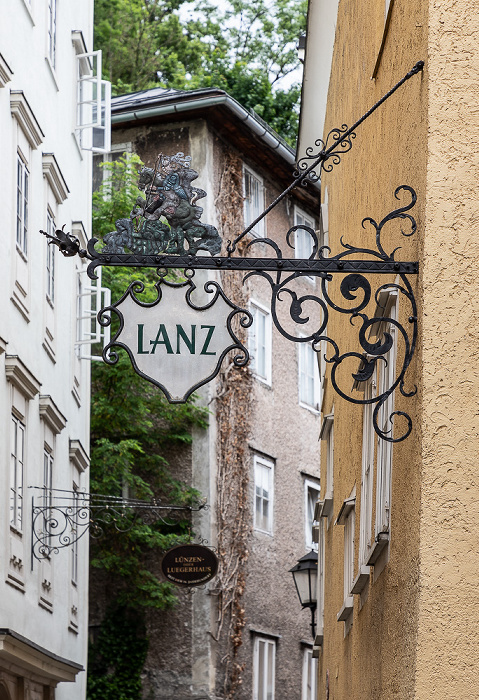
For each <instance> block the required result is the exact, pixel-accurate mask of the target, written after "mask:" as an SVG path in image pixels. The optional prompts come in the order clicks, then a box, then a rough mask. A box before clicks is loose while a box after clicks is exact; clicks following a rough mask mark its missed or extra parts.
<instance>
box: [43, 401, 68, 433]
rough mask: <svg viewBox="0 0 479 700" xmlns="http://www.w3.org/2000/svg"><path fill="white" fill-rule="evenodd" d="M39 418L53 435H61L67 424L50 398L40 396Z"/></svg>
mask: <svg viewBox="0 0 479 700" xmlns="http://www.w3.org/2000/svg"><path fill="white" fill-rule="evenodd" d="M40 418H42V420H43V421H44V422H45V423H46V424H47V425H48V427H49V428H50V429H51V430H52V432H53V433H54V434H55V435H58V433H61V431H62V430H63V428H64V427H65V426H66V424H67V419H66V418H65V416H64V415H63V413H62V412H61V411H60V410H59V409H58V406H57V405H56V403H55V402H54V401H53V399H52V397H51V396H48V395H43V396H40Z"/></svg>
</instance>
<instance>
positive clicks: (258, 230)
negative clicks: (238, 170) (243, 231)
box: [243, 164, 265, 238]
mask: <svg viewBox="0 0 479 700" xmlns="http://www.w3.org/2000/svg"><path fill="white" fill-rule="evenodd" d="M248 178H251V179H252V180H253V181H255V183H256V184H257V187H258V193H257V195H258V196H257V201H253V202H251V197H250V196H249V195H248V188H247V186H246V182H247V179H248ZM264 195H265V189H264V181H263V178H262V177H260V176H259V175H258V174H257V173H255V171H254V170H252V169H251V168H250V167H249V166H247V165H245V164H243V217H244V227H245V228H247V227H248V226H249V225H250V224H252V223H253V221H254V220H255V219H256V218H257V217H258V216H259V215H260V214H261V213H262V212H263V211H264V208H265V207H264ZM250 233H251V235H252V236H255V237H256V238H262V237H263V236H264V235H265V220H264V218H263V219H261V221H259V222H258V223H257V224H256V226H255V227H254V228H253V229H251V231H250Z"/></svg>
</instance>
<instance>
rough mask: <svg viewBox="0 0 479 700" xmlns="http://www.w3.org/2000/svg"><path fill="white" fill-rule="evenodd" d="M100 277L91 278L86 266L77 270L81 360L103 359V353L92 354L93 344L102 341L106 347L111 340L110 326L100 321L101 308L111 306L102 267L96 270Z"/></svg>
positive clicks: (78, 349)
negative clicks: (102, 283)
mask: <svg viewBox="0 0 479 700" xmlns="http://www.w3.org/2000/svg"><path fill="white" fill-rule="evenodd" d="M96 274H97V275H98V279H96V280H90V278H89V277H88V275H87V272H86V268H85V267H83V268H82V269H81V270H77V331H76V342H75V349H76V352H77V355H78V357H79V358H80V359H81V360H102V359H103V358H102V357H101V355H92V354H91V346H92V345H95V344H97V343H100V344H101V345H102V347H106V346H107V345H108V343H109V342H110V326H101V325H100V323H99V321H98V312H99V311H100V309H103V308H105V307H106V306H110V304H111V291H110V289H109V288H108V287H102V286H101V269H100V268H98V270H97V271H96Z"/></svg>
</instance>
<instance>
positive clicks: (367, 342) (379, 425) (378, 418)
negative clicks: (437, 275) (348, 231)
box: [244, 185, 417, 442]
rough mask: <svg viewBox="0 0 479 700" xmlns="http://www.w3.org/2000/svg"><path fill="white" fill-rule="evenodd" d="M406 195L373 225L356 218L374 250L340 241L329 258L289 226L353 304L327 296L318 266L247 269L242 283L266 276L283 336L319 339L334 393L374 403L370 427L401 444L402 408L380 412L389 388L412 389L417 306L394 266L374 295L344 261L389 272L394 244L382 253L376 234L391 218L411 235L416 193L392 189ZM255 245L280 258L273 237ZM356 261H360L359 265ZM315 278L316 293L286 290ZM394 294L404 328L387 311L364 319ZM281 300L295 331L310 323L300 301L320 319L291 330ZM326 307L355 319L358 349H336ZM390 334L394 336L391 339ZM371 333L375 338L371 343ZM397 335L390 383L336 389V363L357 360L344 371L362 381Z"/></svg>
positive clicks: (382, 359) (404, 434)
mask: <svg viewBox="0 0 479 700" xmlns="http://www.w3.org/2000/svg"><path fill="white" fill-rule="evenodd" d="M404 193H407V194H408V195H409V197H410V201H409V202H408V203H407V204H406V205H404V206H401V207H398V208H397V209H394V210H393V211H392V212H390V213H389V214H387V216H385V217H384V218H383V219H382V220H381V221H380V222H379V223H377V222H376V221H375V220H374V219H372V218H371V217H366V218H365V219H364V220H363V221H362V226H363V228H364V227H366V225H367V224H369V225H371V226H372V227H373V228H374V230H375V234H376V250H374V249H370V248H355V247H354V246H351V245H349V244H347V243H345V242H344V241H343V240H342V239H341V245H342V247H343V248H344V250H343V251H341V252H340V253H338V254H337V255H334V256H330V255H328V253H330V249H329V248H328V247H327V246H322V247H320V248H319V247H318V238H317V235H316V233H315V232H314V231H313V230H312V229H310V228H308V227H306V226H301V227H297V226H296V227H294V228H293V229H291V230H290V231H288V234H287V237H286V240H287V243H288V245H289V246H290V247H293V248H294V243H293V241H292V234H293V233H294V232H295V231H296V230H298V229H299V228H302V229H304V230H306V231H307V233H308V234H309V235H310V236H311V239H312V253H311V259H312V258H314V257H315V254H316V252H317V258H318V260H319V261H324V262H325V263H326V262H327V264H328V266H329V267H330V269H331V271H333V270H334V271H336V272H341V271H344V273H345V277H343V279H342V280H341V283H340V285H339V292H340V296H341V299H342V300H345V302H353V304H352V305H351V304H348V303H345V302H344V301H340V300H338V299H333V298H332V296H331V294H330V290H329V288H328V282H329V281H331V280H332V279H333V276H332V274H331V273H329V272H326V271H324V270H316V271H296V272H293V273H289V272H288V273H287V274H285V273H284V272H282V271H281V270H278V271H277V272H276V273H275V274H274V275H273V274H270V273H268V272H266V271H264V270H263V271H261V270H252V271H251V272H248V274H247V275H245V277H244V281H246V280H247V279H248V278H249V277H251V276H252V275H259V276H261V277H263V278H264V279H266V280H268V282H269V284H270V286H271V315H272V320H273V323H274V325H275V326H276V328H277V330H278V331H279V332H280V333H281V334H282V335H283V336H284V337H285V338H287V339H288V340H291V341H293V342H296V343H305V342H311V343H312V345H313V349H314V350H315V351H316V352H318V353H319V352H321V341H323V343H325V344H326V346H328V347H329V348H331V349H332V352H329V354H328V353H326V355H325V356H324V359H325V361H326V362H327V363H329V364H330V365H331V382H332V385H333V387H334V389H335V391H336V392H337V393H338V394H339V395H340V396H342V397H343V398H344V399H346V400H347V401H350V402H352V403H356V404H363V405H364V404H369V403H374V404H376V406H375V409H374V413H373V423H374V429H375V431H376V433H377V434H378V435H379V437H380V438H382V439H383V440H386V441H387V442H401V441H402V440H405V439H406V437H407V436H408V435H409V434H410V432H411V429H412V421H411V418H410V417H409V416H408V415H407V414H406V413H404V412H403V411H394V410H391V412H390V415H388V416H384V412H385V411H387V410H389V408H390V405H391V402H390V401H388V399H389V397H390V396H392V394H393V392H394V391H395V389H396V388H397V387H399V389H400V392H401V394H402V395H403V396H406V397H410V396H413V395H414V394H415V393H416V388H415V387H414V388H413V389H412V390H411V391H406V390H405V373H406V370H407V368H408V367H409V364H410V362H411V359H412V356H413V354H414V350H415V346H416V338H417V308H416V302H415V299H414V294H413V291H412V287H411V284H410V282H409V280H408V278H407V276H406V274H404V272H402V271H400V268H399V266H398V271H397V276H398V278H399V280H400V282H394V283H387V284H381V285H380V286H379V287H378V288H377V289H376V291H375V293H374V296H373V293H372V288H371V283H370V281H369V280H368V279H367V278H366V277H365V276H364V275H363V274H361V272H351V273H349V274H348V273H347V269H348V265H347V261H349V263H350V265H352V263H353V262H355V261H352V260H350V258H351V257H352V256H355V255H358V254H360V255H361V256H362V258H363V259H362V263H363V264H365V263H366V262H367V261H366V260H364V257H363V256H365V255H367V256H369V257H372V258H374V259H376V260H378V261H381V262H383V263H386V264H388V265H389V266H390V268H389V269H390V271H391V272H394V270H395V254H396V252H397V250H398V248H395V249H394V250H393V251H392V252H391V253H389V254H388V253H387V252H386V251H385V249H384V247H383V245H382V242H381V233H382V231H383V229H384V226H385V225H386V224H387V223H389V222H391V221H393V220H398V219H399V220H405V221H407V223H408V226H409V230H401V232H402V234H403V235H404V236H411V235H412V234H414V233H415V231H416V229H417V226H416V221H415V219H414V217H413V216H412V215H411V214H409V213H408V212H409V210H410V209H412V207H413V206H414V205H415V203H416V199H417V198H416V193H415V192H414V190H413V189H412V187H409V186H407V185H402V186H401V187H398V188H397V189H396V190H395V192H394V196H395V197H396V199H398V200H399V199H400V196H401V195H402V194H404ZM257 243H263V244H266V245H268V246H270V247H272V248H273V249H274V251H275V253H276V257H277V259H278V260H281V259H282V257H283V256H282V251H281V249H280V248H279V246H278V245H277V243H275V242H274V241H271V240H269V239H266V238H264V239H255V240H254V241H252V242H251V243H250V244H249V247H251V246H254V245H255V244H257ZM359 264H361V263H359ZM311 276H316V277H319V278H320V280H321V292H320V293H319V294H313V293H311V294H305V295H303V296H298V294H297V292H296V291H295V290H294V289H292V288H291V284H292V282H294V280H296V279H298V278H304V277H311ZM393 292H394V293H396V294H397V295H400V296H401V298H403V299H405V300H407V302H408V304H409V308H410V313H409V316H408V324H409V326H408V327H407V328H406V327H404V326H403V325H402V324H401V323H400V322H399V321H398V320H397V319H396V318H393V317H392V316H390V315H387V314H386V315H381V316H374V317H371V318H370V317H369V316H368V315H367V314H366V313H365V310H366V309H367V307H368V305H369V304H370V302H371V299H374V301H375V302H376V305H377V306H378V307H379V306H380V301H381V296H382V295H383V294H384V293H388V294H389V293H393ZM286 298H287V299H288V300H289V319H290V320H291V321H292V322H293V323H294V324H296V325H297V326H298V329H299V328H300V327H301V326H303V325H304V324H306V323H308V322H309V321H310V317H309V316H306V315H305V313H304V305H305V303H306V302H314V303H315V304H317V306H318V308H319V310H320V314H319V317H320V322H319V324H318V326H317V327H316V328H315V329H314V330H313V331H312V332H309V334H307V335H303V336H302V335H299V334H295V333H294V332H292V331H291V330H289V329H287V328H285V326H284V323H283V322H282V321H280V319H279V315H278V304H279V303H280V302H284V301H285V300H286ZM331 310H333V311H335V312H337V313H340V314H345V315H348V316H349V318H350V322H351V324H352V325H357V323H358V321H359V324H360V325H359V328H358V343H359V346H360V351H352V352H345V353H342V354H341V352H340V349H339V346H338V344H337V343H336V341H335V340H333V339H332V338H330V337H329V336H328V335H327V324H328V319H329V314H330V312H331ZM393 336H396V338H395V339H393ZM372 337H376V339H375V340H374V341H373V340H371V338H372ZM399 338H401V341H402V345H403V346H404V353H403V357H402V365H401V367H400V369H399V372H398V373H397V376H394V378H393V379H392V381H390V382H389V384H388V385H387V386H386V387H385V388H384V390H383V391H381V393H379V394H378V395H376V396H374V397H373V398H371V399H359V398H356V397H353V396H351V392H350V391H346V390H345V389H343V388H342V387H341V383H340V381H339V368H340V366H341V364H342V363H343V362H344V361H345V360H347V359H351V358H352V359H353V360H357V362H358V364H359V369H358V370H357V371H356V372H354V373H351V374H349V375H348V376H349V381H350V380H351V378H352V380H353V381H354V382H355V383H356V384H357V385H358V384H359V385H361V384H364V382H366V381H368V380H369V379H370V378H371V377H372V375H373V373H374V371H375V370H376V368H377V366H378V363H381V364H383V366H384V367H387V366H388V363H389V362H390V361H391V360H390V352H391V350H392V349H393V344H394V343H396V344H397V343H398V339H399ZM399 417H402V418H403V419H405V421H406V428H405V430H403V432H402V433H401V435H399V436H396V437H393V434H392V428H393V424H394V422H395V418H399Z"/></svg>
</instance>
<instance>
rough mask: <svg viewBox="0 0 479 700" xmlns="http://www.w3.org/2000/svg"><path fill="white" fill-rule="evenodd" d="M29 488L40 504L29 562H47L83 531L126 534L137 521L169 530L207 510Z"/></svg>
mask: <svg viewBox="0 0 479 700" xmlns="http://www.w3.org/2000/svg"><path fill="white" fill-rule="evenodd" d="M29 488H31V489H36V490H38V491H40V492H41V494H42V495H41V499H40V502H38V501H37V502H35V497H33V498H32V560H33V558H35V559H38V560H41V559H49V558H50V556H51V555H52V554H58V552H59V551H60V549H64V548H65V547H70V546H74V545H76V543H77V542H78V541H79V540H80V539H81V538H82V537H83V536H84V535H85V533H86V532H90V535H91V537H93V538H94V539H98V538H100V537H102V536H103V535H104V534H105V528H108V527H113V528H114V529H115V530H117V531H118V532H128V531H129V530H131V528H132V527H133V526H134V524H135V522H137V520H138V519H141V520H143V522H147V523H154V522H158V521H161V522H162V523H163V524H164V525H167V526H169V527H172V526H173V525H174V524H175V522H176V521H175V517H176V516H178V515H183V516H184V515H187V514H188V513H191V512H194V511H199V510H207V509H208V508H209V506H208V505H207V504H206V502H204V503H198V504H196V505H194V506H176V505H167V504H163V503H159V502H157V501H150V502H148V501H141V500H138V499H134V498H121V497H116V496H105V495H101V494H91V493H86V492H84V491H65V490H62V489H45V488H42V487H36V486H30V487H29Z"/></svg>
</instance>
